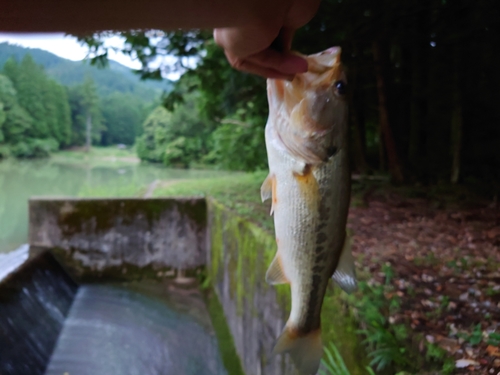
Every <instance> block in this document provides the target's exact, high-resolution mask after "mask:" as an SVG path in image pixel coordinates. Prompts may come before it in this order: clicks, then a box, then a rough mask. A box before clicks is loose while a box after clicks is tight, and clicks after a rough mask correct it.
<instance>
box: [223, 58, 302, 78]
mask: <svg viewBox="0 0 500 375" xmlns="http://www.w3.org/2000/svg"><path fill="white" fill-rule="evenodd" d="M226 57H227V59H228V61H229V63H230V64H231V66H232V67H233V68H235V69H237V70H241V71H243V72H247V73H252V74H257V75H259V76H262V77H264V78H273V79H285V80H288V81H291V80H292V79H293V77H294V75H293V74H285V73H282V72H280V71H277V70H275V69H272V68H268V67H265V66H262V65H259V64H255V63H253V62H252V61H249V60H245V59H240V58H237V57H231V56H228V55H227V54H226Z"/></svg>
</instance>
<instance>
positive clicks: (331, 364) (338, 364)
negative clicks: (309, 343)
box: [319, 342, 350, 375]
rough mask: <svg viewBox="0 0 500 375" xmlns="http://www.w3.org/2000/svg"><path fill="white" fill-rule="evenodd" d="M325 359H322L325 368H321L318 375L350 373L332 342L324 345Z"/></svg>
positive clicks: (343, 374) (345, 374)
mask: <svg viewBox="0 0 500 375" xmlns="http://www.w3.org/2000/svg"><path fill="white" fill-rule="evenodd" d="M325 354H326V358H327V359H326V360H323V361H322V364H323V365H324V367H325V369H326V370H323V369H321V370H320V372H319V373H320V375H350V372H349V370H348V369H347V367H346V365H345V363H344V360H343V359H342V356H341V355H340V353H339V350H338V349H337V347H336V346H335V344H334V343H333V342H331V343H330V345H328V346H327V347H325Z"/></svg>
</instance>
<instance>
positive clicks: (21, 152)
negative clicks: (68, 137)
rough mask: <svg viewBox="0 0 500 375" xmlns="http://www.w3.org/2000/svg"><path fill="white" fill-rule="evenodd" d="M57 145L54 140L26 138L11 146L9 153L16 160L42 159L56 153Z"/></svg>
mask: <svg viewBox="0 0 500 375" xmlns="http://www.w3.org/2000/svg"><path fill="white" fill-rule="evenodd" d="M57 149H58V144H57V141H55V140H54V139H51V138H49V139H33V138H26V139H25V140H23V141H20V142H18V143H15V144H13V145H12V146H11V147H10V153H11V154H12V155H13V156H15V157H18V158H44V157H47V156H49V155H50V154H51V153H52V152H54V151H57Z"/></svg>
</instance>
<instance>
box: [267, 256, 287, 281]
mask: <svg viewBox="0 0 500 375" xmlns="http://www.w3.org/2000/svg"><path fill="white" fill-rule="evenodd" d="M266 282H267V283H268V284H270V285H276V284H288V283H289V281H288V279H287V278H286V276H285V274H284V272H283V267H282V266H281V259H280V255H279V253H276V256H275V257H274V259H273V261H272V262H271V265H270V266H269V268H268V270H267V272H266Z"/></svg>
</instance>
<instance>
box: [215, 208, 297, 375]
mask: <svg viewBox="0 0 500 375" xmlns="http://www.w3.org/2000/svg"><path fill="white" fill-rule="evenodd" d="M208 212H209V216H208V222H209V237H210V239H209V241H210V245H211V246H210V248H211V252H210V257H209V264H208V273H209V275H210V278H211V281H212V285H213V287H214V289H215V291H216V293H217V295H218V297H219V300H220V302H221V304H222V307H223V310H224V313H225V316H226V321H227V324H228V326H229V329H230V331H231V333H232V335H233V339H234V344H235V347H236V351H237V353H238V355H239V357H240V360H241V362H242V366H243V370H244V371H245V373H246V375H261V374H263V375H285V374H287V375H291V374H294V373H295V372H294V368H293V366H292V364H291V362H290V361H289V359H288V358H287V357H285V356H281V355H280V356H274V357H272V356H271V353H272V350H273V347H274V344H275V340H276V338H277V337H278V336H279V335H280V333H281V331H282V329H283V327H284V325H285V322H286V320H287V318H288V311H289V310H288V309H289V293H288V286H286V285H280V286H278V288H276V287H271V286H269V285H268V284H267V283H266V282H265V273H266V270H267V267H268V265H269V264H270V262H271V260H272V259H273V257H274V252H275V250H276V243H275V241H274V238H273V236H272V235H270V233H268V232H266V231H265V230H263V229H261V228H259V227H258V226H257V225H255V224H253V223H251V222H249V221H247V220H245V219H243V218H241V217H239V216H238V215H236V214H234V213H233V212H231V211H229V210H228V209H226V208H225V207H224V206H222V205H220V204H218V203H217V202H215V201H212V200H210V201H209V210H208Z"/></svg>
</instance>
